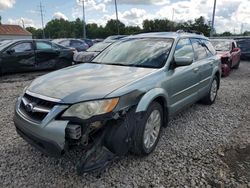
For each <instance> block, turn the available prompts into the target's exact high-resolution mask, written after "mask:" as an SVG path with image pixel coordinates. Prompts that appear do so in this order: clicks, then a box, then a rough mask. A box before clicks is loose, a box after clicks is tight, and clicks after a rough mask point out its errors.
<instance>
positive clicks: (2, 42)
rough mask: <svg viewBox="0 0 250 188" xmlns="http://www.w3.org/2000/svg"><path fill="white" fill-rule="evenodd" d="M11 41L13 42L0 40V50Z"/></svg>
mask: <svg viewBox="0 0 250 188" xmlns="http://www.w3.org/2000/svg"><path fill="white" fill-rule="evenodd" d="M11 43H13V41H12V40H3V41H0V51H1V50H3V49H4V48H6V47H8V46H9V45H10V44H11Z"/></svg>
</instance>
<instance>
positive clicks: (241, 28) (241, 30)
mask: <svg viewBox="0 0 250 188" xmlns="http://www.w3.org/2000/svg"><path fill="white" fill-rule="evenodd" d="M243 27H244V24H243V23H242V24H241V27H240V34H241V35H242V34H243Z"/></svg>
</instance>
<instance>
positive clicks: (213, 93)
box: [201, 76, 219, 105]
mask: <svg viewBox="0 0 250 188" xmlns="http://www.w3.org/2000/svg"><path fill="white" fill-rule="evenodd" d="M218 86H219V79H218V77H217V76H215V77H214V79H213V81H212V84H211V86H210V90H209V92H208V94H207V95H206V96H205V97H204V98H203V99H202V100H201V101H202V103H203V104H207V105H211V104H213V103H214V101H215V99H216V97H217V92H218V88H219V87H218Z"/></svg>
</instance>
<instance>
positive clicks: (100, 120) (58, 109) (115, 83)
mask: <svg viewBox="0 0 250 188" xmlns="http://www.w3.org/2000/svg"><path fill="white" fill-rule="evenodd" d="M220 77H221V70H220V61H219V59H218V57H217V56H216V52H215V50H214V48H213V46H212V45H211V43H210V42H209V40H208V39H207V38H206V37H204V36H203V35H200V34H195V33H190V32H184V31H179V32H164V33H145V34H139V35H134V36H129V37H127V38H125V39H124V40H122V41H119V42H117V43H114V44H113V45H111V46H110V47H108V48H107V49H105V50H104V51H103V52H101V53H100V54H99V55H98V56H97V57H95V58H94V59H93V60H92V61H91V62H89V63H84V64H81V65H76V66H72V67H68V68H65V69H62V70H58V71H55V72H52V73H49V74H47V75H44V76H41V77H39V78H37V79H35V80H34V81H33V82H32V83H31V84H30V85H29V86H28V87H27V88H26V89H25V90H24V92H23V94H22V95H21V96H20V97H19V98H18V100H17V102H16V106H15V115H14V123H15V126H16V130H17V133H18V134H19V135H20V136H21V137H23V138H24V139H25V140H26V141H28V142H29V143H30V144H32V145H33V146H35V147H36V148H38V149H39V150H41V151H42V152H44V153H46V154H48V155H52V156H61V155H62V154H63V153H64V152H66V151H68V150H69V149H70V148H72V146H74V145H78V146H82V147H83V148H85V149H84V150H82V151H83V152H82V155H83V156H82V157H81V160H79V161H78V165H77V171H78V173H79V174H81V173H84V172H89V171H93V170H97V169H102V168H104V167H105V166H106V165H107V164H108V163H109V162H110V161H112V159H113V158H114V157H115V156H122V155H125V154H126V153H128V152H129V151H131V152H133V153H135V154H137V155H141V156H143V155H148V154H149V153H151V152H152V151H153V150H154V149H155V147H156V145H157V143H158V140H159V138H160V133H161V130H162V128H163V127H166V126H167V123H168V120H169V118H171V117H172V116H173V115H174V114H176V113H177V112H179V111H180V110H182V109H183V108H184V107H186V106H188V105H190V104H192V103H195V102H197V101H202V102H203V103H204V104H208V105H211V104H213V103H214V101H215V99H216V95H217V91H218V89H219V85H220Z"/></svg>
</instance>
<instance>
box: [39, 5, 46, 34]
mask: <svg viewBox="0 0 250 188" xmlns="http://www.w3.org/2000/svg"><path fill="white" fill-rule="evenodd" d="M43 8H44V7H43V6H42V2H41V1H40V5H39V12H40V14H41V21H42V30H43V38H45V33H44V24H43V17H44V13H43V12H44V10H43Z"/></svg>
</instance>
